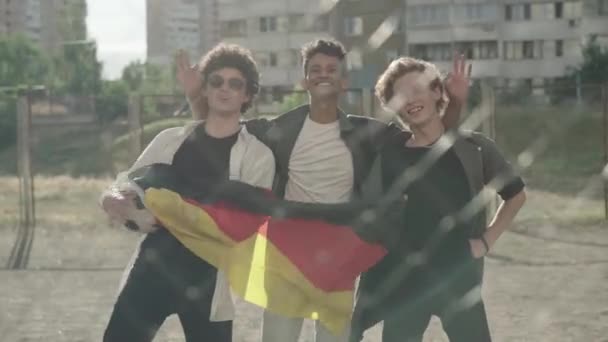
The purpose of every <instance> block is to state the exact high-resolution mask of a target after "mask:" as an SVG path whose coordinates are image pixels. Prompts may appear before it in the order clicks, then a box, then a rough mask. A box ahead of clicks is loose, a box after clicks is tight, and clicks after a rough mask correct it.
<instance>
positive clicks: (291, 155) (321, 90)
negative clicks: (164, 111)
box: [182, 39, 468, 342]
mask: <svg viewBox="0 0 608 342" xmlns="http://www.w3.org/2000/svg"><path fill="white" fill-rule="evenodd" d="M346 54H347V53H346V50H345V49H344V47H343V46H342V44H340V43H339V42H337V41H335V40H330V39H319V40H316V41H313V42H310V43H308V44H306V45H304V46H303V48H302V66H303V73H304V75H303V76H304V79H303V80H302V86H303V88H304V89H305V90H307V91H308V94H309V99H310V101H309V104H306V105H303V106H300V107H298V108H295V109H293V110H291V111H289V112H287V113H285V114H282V115H280V116H278V117H277V118H276V119H273V120H265V119H255V120H250V121H248V122H247V124H246V125H247V128H248V129H249V131H250V132H252V134H254V135H256V137H258V138H259V139H260V140H261V141H262V142H263V143H264V144H266V145H267V146H269V147H270V149H271V150H272V151H273V153H274V156H275V159H276V163H277V174H276V179H275V183H274V185H273V191H274V193H275V194H276V195H278V196H279V197H281V198H285V199H287V200H292V201H299V202H310V203H342V202H347V201H349V200H351V199H354V198H358V197H360V196H362V193H363V184H364V181H365V179H366V178H367V175H368V173H369V170H370V167H371V165H372V162H373V160H374V157H375V153H376V151H377V149H378V146H381V145H382V141H383V139H384V137H385V136H387V134H388V132H391V131H395V130H397V131H398V129H397V128H395V127H394V126H387V125H385V124H384V123H381V122H379V121H377V120H374V119H371V118H369V117H365V116H355V115H347V114H345V113H344V112H342V110H340V108H339V107H338V103H339V99H340V97H341V95H342V94H343V93H344V91H345V89H346V88H347V86H348V77H347V67H346V65H347V64H346ZM459 63H464V61H463V60H459ZM189 74H190V76H191V78H195V77H196V73H194V72H190V73H189ZM188 79H189V78H188ZM196 84H197V82H196V81H192V82H182V85H183V86H184V89H185V90H186V95H187V96H188V97H189V98H192V95H191V93H192V94H196V92H197V89H196V88H195V85H196ZM189 89H190V90H189ZM448 89H449V90H450V97H451V99H452V101H451V102H450V108H448V109H447V111H446V112H447V115H445V116H444V120H445V121H446V125H447V126H448V127H453V126H455V125H456V123H457V122H458V116H459V113H460V105H461V104H462V103H463V101H464V99H466V96H467V90H468V80H467V76H466V75H465V74H463V73H459V72H457V70H456V72H454V73H453V75H452V77H451V78H450V81H449V82H448ZM192 110H193V111H194V112H197V113H204V108H203V107H202V106H201V105H200V104H197V103H192ZM302 322H303V319H302V318H294V317H283V316H279V315H277V314H274V313H272V312H269V311H266V312H265V313H264V322H263V328H262V335H263V336H262V341H263V342H296V341H297V340H298V337H299V335H300V332H301V328H302ZM317 323H318V322H317ZM347 330H348V329H347ZM347 336H348V331H344V332H343V333H342V334H340V335H334V334H331V333H330V332H329V331H328V329H326V328H325V327H324V326H322V325H320V324H315V341H316V342H333V341H345V340H346V339H347Z"/></svg>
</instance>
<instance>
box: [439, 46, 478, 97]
mask: <svg viewBox="0 0 608 342" xmlns="http://www.w3.org/2000/svg"><path fill="white" fill-rule="evenodd" d="M471 70H472V64H470V63H468V64H467V61H466V58H465V57H464V55H462V54H456V53H454V60H453V65H452V71H451V72H450V73H449V74H448V77H447V78H446V80H445V90H446V91H447V93H448V96H449V97H450V101H456V102H458V103H460V104H464V103H465V102H466V101H467V97H468V96H469V85H470V84H469V82H470V78H471Z"/></svg>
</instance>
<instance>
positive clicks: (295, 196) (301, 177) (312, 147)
mask: <svg viewBox="0 0 608 342" xmlns="http://www.w3.org/2000/svg"><path fill="white" fill-rule="evenodd" d="M353 178H354V176H353V160H352V155H351V153H350V150H349V149H348V147H346V144H345V143H344V141H343V140H342V138H340V125H339V122H338V121H335V122H332V123H328V124H320V123H317V122H314V121H312V120H311V119H310V116H308V117H307V118H306V121H304V126H303V127H302V130H301V131H300V135H299V136H298V139H297V140H296V143H295V146H294V148H293V151H292V153H291V157H290V159H289V179H288V181H287V186H286V189H285V199H287V200H292V201H300V202H308V203H342V202H347V201H348V200H349V199H350V198H351V195H352V192H353Z"/></svg>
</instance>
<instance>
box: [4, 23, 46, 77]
mask: <svg viewBox="0 0 608 342" xmlns="http://www.w3.org/2000/svg"><path fill="white" fill-rule="evenodd" d="M49 70H50V62H49V59H48V58H46V57H45V56H44V55H43V54H42V53H41V52H40V50H39V49H38V48H37V47H36V46H35V45H34V44H33V43H32V42H31V41H30V40H28V39H27V38H25V37H24V36H21V35H14V36H8V37H6V38H4V39H0V87H16V86H19V85H38V84H45V83H46V80H47V75H48V73H49Z"/></svg>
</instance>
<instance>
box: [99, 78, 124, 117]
mask: <svg viewBox="0 0 608 342" xmlns="http://www.w3.org/2000/svg"><path fill="white" fill-rule="evenodd" d="M128 110H129V87H128V85H127V84H126V82H124V81H122V80H114V81H105V80H104V81H102V85H101V93H100V94H99V96H98V97H97V102H96V112H97V117H98V118H99V120H100V122H101V124H104V125H105V124H108V123H110V122H112V121H113V120H114V119H116V118H118V117H126V116H127V112H128Z"/></svg>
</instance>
